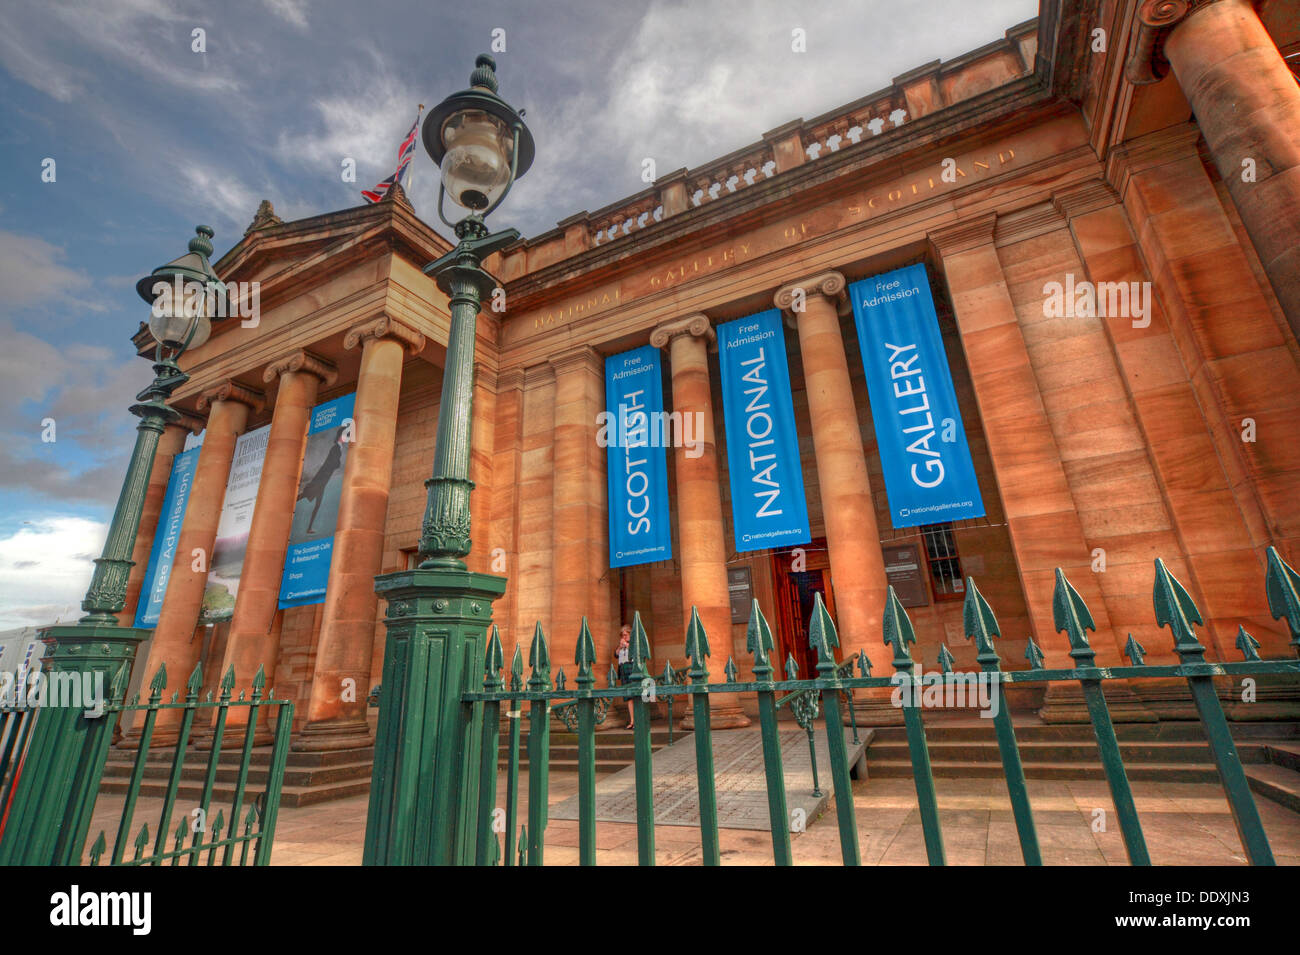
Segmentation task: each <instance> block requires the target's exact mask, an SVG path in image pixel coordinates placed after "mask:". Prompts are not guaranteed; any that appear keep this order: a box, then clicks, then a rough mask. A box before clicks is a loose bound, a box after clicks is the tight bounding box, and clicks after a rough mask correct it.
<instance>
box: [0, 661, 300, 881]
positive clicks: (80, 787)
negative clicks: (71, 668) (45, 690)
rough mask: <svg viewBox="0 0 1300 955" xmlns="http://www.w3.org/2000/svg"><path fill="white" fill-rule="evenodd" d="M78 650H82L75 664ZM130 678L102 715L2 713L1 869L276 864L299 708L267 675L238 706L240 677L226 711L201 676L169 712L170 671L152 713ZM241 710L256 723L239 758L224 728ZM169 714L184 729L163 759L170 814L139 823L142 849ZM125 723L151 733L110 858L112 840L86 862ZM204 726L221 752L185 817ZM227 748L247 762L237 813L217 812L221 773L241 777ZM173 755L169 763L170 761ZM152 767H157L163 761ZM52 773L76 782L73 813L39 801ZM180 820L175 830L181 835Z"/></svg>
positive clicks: (121, 675) (196, 674)
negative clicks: (159, 729) (187, 787)
mask: <svg viewBox="0 0 1300 955" xmlns="http://www.w3.org/2000/svg"><path fill="white" fill-rule="evenodd" d="M78 650H80V648H76V647H74V648H73V651H74V652H76V651H78ZM128 672H129V668H128V667H127V666H126V665H123V666H121V667H120V668H119V669H118V671H117V673H116V674H115V675H114V678H113V680H112V681H111V690H110V693H109V698H108V700H107V701H106V703H105V705H104V706H102V707H97V708H96V709H97V710H98V711H99V712H95V711H93V710H82V709H77V710H75V711H71V710H68V709H67V708H66V707H62V706H60V707H46V708H40V709H23V708H20V707H11V708H8V709H6V710H4V711H0V864H3V865H22V864H51V863H53V864H56V865H77V864H79V863H81V862H82V861H83V860H85V861H88V862H89V864H90V865H92V866H95V865H100V864H108V865H154V866H157V865H162V864H164V863H170V864H171V865H173V866H175V865H181V864H185V865H191V866H193V865H198V864H200V862H201V861H202V862H203V863H204V864H206V865H223V866H225V865H232V864H234V865H249V864H251V865H266V864H268V863H269V862H270V859H271V847H272V843H273V841H274V838H275V825H276V817H277V815H278V811H279V805H280V792H281V787H282V784H283V780H284V769H285V762H286V759H287V757H288V752H289V733H290V729H291V727H292V725H293V703H291V702H289V701H287V700H276V699H264V698H263V690H264V688H265V686H266V675H265V673H264V672H263V671H262V670H261V668H259V669H258V672H257V674H256V676H255V677H254V679H253V683H252V692H251V694H248V693H247V692H246V691H241V692H240V694H239V697H238V698H234V687H235V671H234V668H233V667H231V668H230V669H228V670H227V671H226V673H225V676H224V677H223V679H222V680H221V684H220V687H219V691H218V693H217V696H216V699H213V693H212V692H209V693H208V694H207V697H206V699H202V700H201V699H200V698H199V693H200V689H201V687H202V685H203V672H202V669H201V668H200V667H198V666H196V667H195V668H194V671H193V673H191V674H190V678H189V680H188V681H187V682H186V686H185V696H184V698H183V699H182V698H181V696H180V693H179V692H176V693H173V694H172V696H171V699H170V700H169V701H166V702H164V700H163V690H164V689H165V688H166V686H167V671H166V668H165V667H162V666H160V667H159V668H158V672H157V673H156V674H155V675H154V678H153V680H152V681H151V682H150V684H149V697H148V699H147V701H145V702H143V703H142V702H140V698H139V694H136V695H135V697H133V698H132V699H131V700H130V701H127V700H126V699H125V683H126V676H127V674H128ZM232 709H236V710H238V709H243V710H245V711H246V724H245V726H244V728H243V738H242V741H239V745H238V748H237V750H235V749H234V748H233V747H227V746H226V744H227V740H226V735H227V733H226V725H227V720H228V717H229V714H230V712H231V710H232ZM264 710H265V711H266V716H267V718H268V721H269V722H272V723H273V724H274V727H275V729H274V740H273V743H272V746H271V753H270V758H269V764H268V768H267V770H266V780H265V782H264V783H263V784H261V785H258V786H256V787H250V778H249V777H250V770H251V767H252V764H253V748H254V733H255V730H256V727H257V723H258V719H259V715H260V714H261V712H262V711H264ZM167 711H179V713H180V721H179V729H178V730H177V737H176V740H175V742H174V743H167V744H165V745H164V746H163V747H161V749H160V751H161V752H163V754H164V759H163V763H164V764H165V765H167V766H168V769H167V772H166V783H165V785H164V787H163V790H162V794H161V805H160V808H159V811H158V815H157V817H156V818H153V819H152V820H150V821H145V822H143V823H141V825H140V828H139V829H138V830H136V834H135V836H134V838H132V836H131V832H132V830H133V827H134V825H135V817H136V815H137V812H138V809H139V800H140V795H141V792H142V789H143V788H144V785H145V782H146V778H147V777H148V776H149V769H150V764H151V760H150V754H151V752H152V751H154V749H155V747H154V731H155V727H156V724H157V720H158V717H159V715H160V714H162V713H164V712H167ZM126 713H133V714H135V715H136V717H137V718H138V719H140V720H142V722H141V724H140V733H139V741H138V748H137V749H136V753H135V759H134V761H133V764H132V770H131V774H130V778H129V781H128V782H127V785H126V792H125V793H124V795H123V800H122V807H121V810H120V812H119V813H118V822H117V827H116V830H115V836H114V838H113V841H112V844H111V852H110V844H109V841H108V838H107V835H106V833H105V831H104V830H102V829H101V830H100V832H99V834H98V836H97V838H96V839H95V841H94V843H93V844H92V845H91V846H90V848H89V850H87V849H86V848H85V846H86V840H87V837H88V833H89V829H90V825H91V818H92V815H93V813H94V809H95V805H96V802H97V798H98V796H99V790H100V784H101V782H102V779H103V773H104V766H105V764H106V762H107V758H108V749H109V745H110V743H111V741H112V728H113V727H114V726H115V725H116V724H117V722H118V720H119V719H120V718H121V716H122V715H123V714H126ZM196 721H197V722H199V725H207V724H210V725H211V727H212V734H211V737H210V738H207V739H205V740H204V741H203V745H204V746H205V747H208V746H210V747H211V749H210V752H209V754H208V757H207V759H206V763H205V766H204V769H203V776H202V778H203V783H202V788H201V790H200V793H199V795H198V798H197V801H196V802H195V804H194V805H192V806H190V805H182V800H181V799H180V792H181V787H182V783H183V780H184V778H185V771H186V768H187V767H186V758H187V755H189V754H197V750H196V747H194V746H192V745H191V744H192V742H194V740H193V731H194V727H195V724H196ZM42 730H44V731H45V732H44V734H42ZM223 748H224V751H225V752H226V753H230V752H231V751H232V750H234V751H236V752H237V753H238V762H237V763H236V764H235V765H234V766H233V772H234V777H235V779H234V789H233V795H232V796H231V798H230V800H229V803H228V804H227V803H226V801H225V800H222V801H221V805H216V803H217V800H216V799H215V792H216V789H217V781H218V774H219V769H220V770H224V771H225V772H226V773H229V772H231V770H232V766H231V764H230V763H226V764H225V765H222V763H221V756H222V753H223ZM167 751H170V759H167V757H166V753H167ZM152 762H153V763H154V766H155V767H156V766H157V760H154V761H152ZM50 773H54V774H64V773H66V774H69V775H71V776H73V777H75V781H74V784H73V786H72V787H71V792H72V793H73V794H74V797H73V798H72V800H71V802H69V803H67V804H58V805H55V804H48V803H47V802H46V801H44V800H42V799H41V798H40V795H41V794H40V792H39V788H40V785H41V777H43V776H45V775H48V774H50ZM227 813H229V815H227ZM173 820H176V821H177V826H176V829H175V830H174V831H173V830H172V829H171V824H172V821H173ZM151 824H152V827H151ZM151 833H152V834H153V835H152V836H151ZM128 851H129V853H130V854H129V856H128ZM250 857H251V858H250Z"/></svg>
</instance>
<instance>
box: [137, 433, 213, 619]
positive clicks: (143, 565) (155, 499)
mask: <svg viewBox="0 0 1300 955" xmlns="http://www.w3.org/2000/svg"><path fill="white" fill-rule="evenodd" d="M202 430H203V419H201V418H195V417H194V416H192V415H182V416H181V420H180V421H177V422H175V423H173V424H169V425H167V426H166V427H165V428H163V433H162V434H161V435H160V436H159V438H158V453H157V454H156V455H154V459H153V470H151V471H150V472H149V489H148V490H147V491H145V497H144V511H143V513H141V515H140V529H139V531H137V532H136V535H135V547H134V548H133V549H132V550H131V560H132V562H133V563H132V565H131V574H130V576H129V577H128V578H127V581H126V603H125V604H124V605H123V607H122V609H121V611H120V612H119V613H118V615H117V620H118V624H119V625H121V626H123V627H130V626H133V625H134V622H135V614H136V611H137V610H138V609H139V606H140V590H141V588H142V587H143V586H144V575H145V571H147V570H148V569H149V555H150V554H151V553H152V552H153V542H154V538H155V537H156V536H157V533H158V520H159V518H160V517H161V516H162V507H163V498H165V497H166V496H167V483H168V481H169V480H170V478H171V474H172V462H173V461H174V460H175V459H176V455H178V454H180V453H181V452H182V451H184V450H185V436H186V435H189V434H198V433H199V432H200V431H202Z"/></svg>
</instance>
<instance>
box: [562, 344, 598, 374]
mask: <svg viewBox="0 0 1300 955" xmlns="http://www.w3.org/2000/svg"><path fill="white" fill-rule="evenodd" d="M604 357H605V356H604V355H602V354H601V353H600V352H599V351H597V350H596V349H595V348H592V347H591V346H590V345H578V346H577V347H576V348H571V349H569V350H568V351H566V352H561V353H560V354H558V355H552V356H551V358H550V362H551V367H552V368H554V369H555V374H556V375H562V374H564V373H566V372H569V371H573V370H575V369H582V368H586V369H587V370H588V371H593V372H601V371H603V370H604Z"/></svg>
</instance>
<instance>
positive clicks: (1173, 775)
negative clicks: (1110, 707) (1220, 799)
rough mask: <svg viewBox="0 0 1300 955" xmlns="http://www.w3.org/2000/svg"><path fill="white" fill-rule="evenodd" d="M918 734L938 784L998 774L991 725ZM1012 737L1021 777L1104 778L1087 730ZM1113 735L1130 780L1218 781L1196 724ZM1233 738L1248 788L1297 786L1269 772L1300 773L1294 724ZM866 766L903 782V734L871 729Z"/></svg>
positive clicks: (1027, 726)
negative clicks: (1283, 762) (873, 732)
mask: <svg viewBox="0 0 1300 955" xmlns="http://www.w3.org/2000/svg"><path fill="white" fill-rule="evenodd" d="M925 730H926V742H927V744H928V745H929V749H930V762H931V769H932V770H933V772H934V775H935V776H936V777H937V778H940V779H943V778H948V779H952V778H961V777H967V778H981V779H990V778H1000V777H1002V776H1003V775H1004V774H1003V769H1002V759H1001V756H1000V753H999V751H998V746H997V739H996V736H995V735H994V734H995V730H994V728H993V725H992V722H991V721H990V720H983V719H979V718H965V719H947V720H945V719H942V718H937V719H927V720H926V727H925ZM1015 732H1016V743H1017V745H1018V747H1019V749H1020V758H1021V762H1022V764H1023V766H1024V770H1025V776H1026V777H1027V778H1029V779H1057V780H1065V779H1080V780H1089V779H1097V780H1104V779H1105V778H1106V774H1105V771H1104V769H1103V768H1102V765H1101V758H1100V753H1099V752H1098V749H1097V744H1096V740H1095V738H1094V736H1093V733H1092V727H1091V725H1089V724H1086V723H1085V724H1042V723H1034V722H1030V721H1028V720H1024V721H1020V723H1019V725H1016V727H1015ZM1115 735H1116V736H1117V737H1118V739H1119V746H1120V754H1121V756H1122V757H1123V759H1124V768H1125V771H1126V773H1127V774H1128V777H1129V779H1130V780H1135V781H1136V780H1143V781H1154V782H1209V783H1213V782H1218V779H1219V775H1218V771H1217V770H1216V769H1215V766H1214V760H1213V757H1212V755H1211V753H1210V748H1209V744H1208V743H1207V742H1206V741H1205V734H1204V731H1203V730H1202V729H1201V724H1200V723H1199V722H1195V721H1188V722H1165V723H1120V724H1116V726H1115ZM1232 735H1233V739H1234V740H1235V742H1236V744H1237V752H1238V754H1239V755H1240V757H1241V761H1242V763H1243V764H1245V766H1246V769H1247V775H1248V776H1252V774H1255V775H1257V776H1258V778H1259V782H1258V783H1257V782H1255V779H1254V776H1252V783H1251V785H1252V787H1256V788H1257V791H1260V792H1261V793H1263V794H1265V795H1268V794H1269V793H1264V790H1263V789H1261V788H1258V787H1263V786H1265V785H1267V786H1269V787H1271V789H1270V792H1282V793H1283V797H1284V798H1285V787H1280V783H1279V779H1278V778H1277V777H1278V773H1277V772H1276V771H1277V770H1282V771H1283V772H1290V773H1291V774H1292V775H1293V776H1295V777H1296V781H1297V782H1300V772H1296V771H1295V769H1294V768H1292V769H1287V768H1285V766H1279V765H1274V762H1275V761H1276V760H1275V754H1277V756H1276V759H1290V760H1291V761H1292V762H1291V765H1292V766H1293V767H1294V766H1300V723H1263V722H1261V723H1234V724H1232ZM867 763H868V767H869V771H870V773H871V774H872V775H875V776H880V777H907V778H910V777H911V775H912V763H911V760H910V759H909V758H908V749H907V735H906V731H905V730H904V729H903V728H902V727H895V726H889V727H877V728H876V738H875V741H874V742H873V743H872V745H871V748H870V749H869V750H868V751H867ZM1256 771H1258V773H1256ZM1283 781H1284V780H1283ZM1297 788H1298V789H1300V787H1297ZM1279 801H1282V800H1281V799H1280V800H1279ZM1284 804H1285V803H1284Z"/></svg>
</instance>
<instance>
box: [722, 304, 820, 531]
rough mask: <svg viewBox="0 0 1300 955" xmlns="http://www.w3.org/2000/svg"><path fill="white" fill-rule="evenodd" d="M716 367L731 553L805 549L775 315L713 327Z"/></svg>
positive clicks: (795, 438) (786, 375)
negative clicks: (733, 546) (719, 383)
mask: <svg viewBox="0 0 1300 955" xmlns="http://www.w3.org/2000/svg"><path fill="white" fill-rule="evenodd" d="M718 365H719V366H720V368H721V369H722V409H723V414H724V416H725V418H726V423H727V471H728V473H729V474H730V477H731V518H732V525H733V529H734V530H735V535H736V550H737V551H747V550H762V549H764V548H768V547H788V546H790V545H792V544H806V543H808V542H809V541H811V540H812V534H811V532H810V530H809V526H808V504H807V501H806V500H805V499H804V493H803V470H802V468H801V467H800V465H799V434H798V432H797V431H796V430H795V424H794V404H793V402H792V400H791V397H790V369H789V366H788V365H787V364H786V360H785V333H784V332H783V331H782V330H781V313H780V312H779V311H778V310H776V309H770V310H768V311H766V312H759V313H758V314H757V315H751V316H750V317H749V318H741V319H737V320H736V321H734V322H727V323H726V324H725V325H719V326H718Z"/></svg>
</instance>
